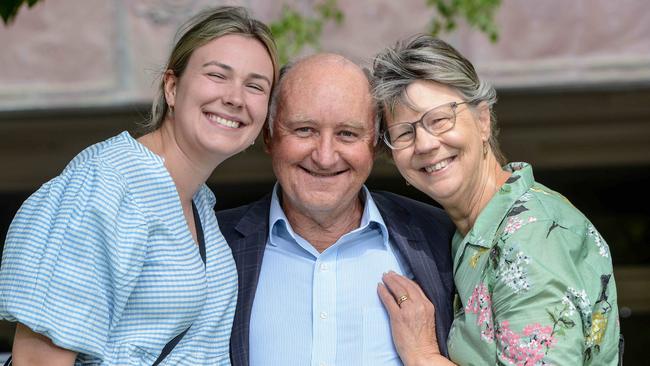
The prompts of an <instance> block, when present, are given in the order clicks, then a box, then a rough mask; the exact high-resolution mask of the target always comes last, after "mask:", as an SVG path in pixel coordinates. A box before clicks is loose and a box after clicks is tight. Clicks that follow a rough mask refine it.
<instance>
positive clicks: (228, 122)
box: [207, 113, 240, 128]
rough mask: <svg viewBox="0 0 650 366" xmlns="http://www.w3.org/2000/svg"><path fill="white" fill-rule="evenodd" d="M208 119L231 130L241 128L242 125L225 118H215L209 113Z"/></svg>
mask: <svg viewBox="0 0 650 366" xmlns="http://www.w3.org/2000/svg"><path fill="white" fill-rule="evenodd" d="M207 116H208V118H209V119H210V121H213V122H216V123H218V124H220V125H222V126H226V127H230V128H239V125H240V123H239V122H237V121H231V120H228V119H225V118H221V117H219V116H215V115H214V114H212V113H207Z"/></svg>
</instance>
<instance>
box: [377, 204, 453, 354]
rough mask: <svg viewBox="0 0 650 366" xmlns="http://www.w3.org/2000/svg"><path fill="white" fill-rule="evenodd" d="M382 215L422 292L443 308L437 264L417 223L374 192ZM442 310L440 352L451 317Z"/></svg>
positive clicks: (438, 316) (438, 320) (444, 351)
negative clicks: (444, 314)
mask: <svg viewBox="0 0 650 366" xmlns="http://www.w3.org/2000/svg"><path fill="white" fill-rule="evenodd" d="M373 199H374V200H375V202H376V203H377V207H378V208H379V211H380V212H381V216H382V218H383V219H384V222H385V223H386V226H387V228H388V233H389V236H390V239H391V241H392V243H393V244H395V246H396V247H397V249H398V250H399V251H400V253H401V254H402V255H403V257H404V259H405V260H406V262H407V263H408V265H409V266H410V267H411V271H412V272H413V276H414V277H415V278H414V280H415V282H417V283H418V284H419V285H420V287H422V290H423V291H424V293H425V295H427V297H428V298H429V300H431V302H433V304H434V306H435V308H436V310H438V309H440V310H442V309H445V307H448V306H445V304H442V303H441V302H440V300H441V298H440V296H439V295H437V294H442V293H445V287H444V285H443V283H442V279H441V278H440V272H438V266H437V264H436V262H435V260H434V258H433V252H432V251H431V247H430V246H431V245H434V244H433V243H429V242H428V241H427V238H426V237H425V235H424V233H423V232H422V230H421V229H420V228H419V226H418V225H415V224H413V223H411V214H410V213H409V212H408V211H407V210H404V209H403V208H401V207H396V206H395V205H392V204H390V202H388V201H386V200H384V199H383V198H382V197H380V196H376V195H373ZM442 314H443V311H440V313H439V312H438V311H436V324H437V326H436V335H437V338H438V340H440V342H439V345H438V346H439V348H440V351H441V352H442V354H443V355H446V354H447V343H446V340H447V335H446V334H444V333H445V332H444V331H443V329H448V328H449V326H450V325H451V324H447V323H450V321H451V320H450V319H446V318H447V317H444V316H442Z"/></svg>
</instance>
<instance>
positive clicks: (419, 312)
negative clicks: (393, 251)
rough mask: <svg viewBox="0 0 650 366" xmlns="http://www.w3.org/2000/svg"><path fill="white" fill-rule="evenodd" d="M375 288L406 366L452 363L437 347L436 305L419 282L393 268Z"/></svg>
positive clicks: (396, 346)
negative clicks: (393, 270) (386, 312)
mask: <svg viewBox="0 0 650 366" xmlns="http://www.w3.org/2000/svg"><path fill="white" fill-rule="evenodd" d="M383 281H384V284H385V285H384V284H382V283H380V284H379V286H378V288H377V292H378V293H379V297H380V298H381V301H382V302H383V303H384V306H385V307H386V310H387V311H388V315H389V316H390V325H391V332H392V334H393V342H394V343H395V348H396V349H397V353H398V354H399V356H400V358H401V359H402V362H404V365H406V366H433V365H454V363H453V362H451V361H449V360H448V359H447V358H445V357H444V356H443V355H441V354H440V350H439V348H438V340H437V339H436V318H435V308H434V306H433V304H432V303H431V301H429V299H427V297H426V296H425V295H424V292H422V289H421V288H420V286H418V285H417V284H416V283H415V282H413V281H411V280H409V279H408V278H406V277H404V276H401V275H399V274H397V273H395V272H392V271H391V272H388V273H386V274H384V277H383Z"/></svg>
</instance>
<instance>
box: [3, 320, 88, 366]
mask: <svg viewBox="0 0 650 366" xmlns="http://www.w3.org/2000/svg"><path fill="white" fill-rule="evenodd" d="M11 354H12V355H11V357H12V364H13V365H14V366H22V365H30V366H31V365H36V366H37V365H52V366H59V365H60V366H64V365H65V366H70V365H74V362H75V358H76V357H77V353H76V352H73V351H69V350H67V349H63V348H61V347H58V346H56V345H55V344H54V343H52V341H51V340H50V339H49V338H47V337H46V336H44V335H42V334H39V333H36V332H34V331H32V330H31V329H29V328H28V327H26V326H24V325H22V324H21V323H18V324H17V325H16V335H15V336H14V346H13V350H12V352H11Z"/></svg>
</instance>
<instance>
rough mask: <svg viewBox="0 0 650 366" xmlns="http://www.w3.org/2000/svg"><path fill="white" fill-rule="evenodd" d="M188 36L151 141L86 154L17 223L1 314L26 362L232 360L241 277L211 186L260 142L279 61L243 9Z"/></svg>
mask: <svg viewBox="0 0 650 366" xmlns="http://www.w3.org/2000/svg"><path fill="white" fill-rule="evenodd" d="M178 36H179V38H178V40H177V42H176V44H175V45H174V48H173V50H172V52H171V55H170V57H169V60H168V62H167V65H166V67H165V69H164V72H163V73H162V75H161V80H160V83H159V86H158V88H159V89H158V94H159V95H158V97H157V99H156V100H155V102H154V105H153V108H152V118H151V120H150V121H148V123H147V125H146V131H145V133H144V135H142V136H140V137H139V138H134V137H132V136H131V134H129V133H128V132H123V133H121V134H119V135H117V136H115V137H112V138H110V139H108V140H106V141H103V142H100V143H97V144H95V145H92V146H91V147H89V148H87V149H86V150H84V151H83V152H81V153H80V154H79V155H77V156H76V157H75V158H74V159H73V160H72V161H71V162H70V163H69V164H68V166H67V167H66V168H65V169H64V170H63V171H62V172H61V174H60V175H59V176H57V177H55V178H54V179H52V180H51V181H49V182H47V183H45V184H44V185H43V186H42V187H41V188H40V189H39V190H38V191H37V192H35V193H34V194H33V195H32V196H31V197H30V198H29V199H28V200H27V201H25V203H24V204H23V205H22V207H21V208H20V210H19V211H18V213H17V215H16V217H15V218H14V220H13V222H12V224H11V227H10V229H9V232H8V234H7V241H6V244H5V247H4V253H3V258H2V267H1V271H0V318H3V319H7V320H9V321H13V322H17V323H18V325H17V327H16V335H15V337H14V345H13V350H12V353H13V358H14V360H13V361H14V364H15V365H72V364H76V365H157V364H160V363H164V364H165V365H230V357H229V352H228V347H229V340H230V331H231V328H232V323H233V316H234V313H235V304H236V303H237V270H236V267H235V262H234V260H233V257H232V254H231V252H230V248H229V247H228V245H227V243H226V241H225V239H224V238H223V235H222V234H221V231H220V230H219V226H218V224H217V220H216V217H215V213H214V204H215V196H214V194H213V193H212V191H210V189H209V188H208V187H207V186H206V184H205V182H206V180H207V179H208V177H209V176H210V175H211V174H212V172H213V170H214V169H215V168H216V167H217V166H218V165H219V164H221V163H222V162H223V161H224V160H226V159H228V158H229V157H231V156H233V155H235V154H237V153H239V152H241V151H242V150H244V149H246V148H247V147H249V146H250V145H251V144H252V143H253V142H254V141H255V139H256V137H257V135H258V134H259V132H260V130H261V128H262V125H263V124H264V121H265V119H266V116H267V111H268V105H269V100H270V95H271V90H272V88H273V85H274V84H275V81H276V79H277V74H278V72H277V70H278V68H277V65H278V59H277V53H276V49H275V44H274V41H273V39H272V36H271V32H270V30H269V29H268V27H267V26H266V25H264V24H263V23H261V22H260V21H258V20H255V19H253V18H252V17H251V16H250V14H249V13H248V11H247V10H246V9H244V8H241V7H217V8H213V9H206V10H204V11H203V12H201V13H199V14H198V15H196V16H195V17H194V18H192V19H191V20H189V21H188V22H187V23H186V24H185V25H184V26H183V27H182V28H181V31H179V35H178Z"/></svg>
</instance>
